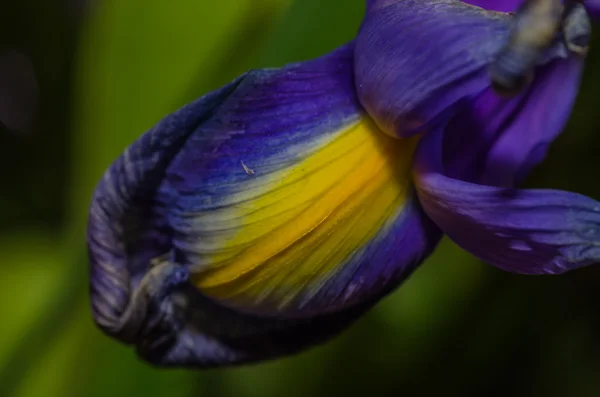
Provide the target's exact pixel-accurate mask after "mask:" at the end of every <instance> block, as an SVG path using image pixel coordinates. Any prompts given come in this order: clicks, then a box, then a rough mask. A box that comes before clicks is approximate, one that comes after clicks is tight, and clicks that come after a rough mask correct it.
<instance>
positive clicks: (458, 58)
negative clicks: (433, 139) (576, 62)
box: [355, 0, 573, 137]
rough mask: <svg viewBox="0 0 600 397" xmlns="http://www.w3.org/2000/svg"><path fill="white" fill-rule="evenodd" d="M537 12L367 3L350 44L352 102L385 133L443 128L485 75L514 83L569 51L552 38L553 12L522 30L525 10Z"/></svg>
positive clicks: (432, 0) (433, 2)
mask: <svg viewBox="0 0 600 397" xmlns="http://www.w3.org/2000/svg"><path fill="white" fill-rule="evenodd" d="M377 4H379V3H377ZM537 11H538V10H529V9H527V10H523V13H522V14H518V15H517V16H516V18H520V19H514V18H515V17H514V16H513V15H511V14H507V13H502V12H496V11H488V10H484V9H482V8H479V7H475V6H472V5H469V4H466V3H463V2H460V1H451V0H425V1H417V0H402V1H396V2H388V3H386V4H385V5H384V6H377V7H374V8H372V9H371V10H370V12H368V13H367V16H366V18H365V21H364V23H363V26H362V28H361V31H360V33H359V35H358V38H357V41H356V62H355V71H356V85H357V92H358V96H359V100H360V101H361V103H362V104H363V106H364V107H365V109H367V111H368V112H369V115H370V116H371V117H373V119H374V120H375V122H376V123H377V125H378V126H379V127H380V128H381V129H382V130H383V131H384V132H386V133H388V134H390V135H392V136H398V137H406V136H411V135H413V134H415V133H419V132H423V131H426V130H429V129H434V128H436V127H438V126H442V125H445V124H446V123H447V122H448V120H449V119H450V118H451V117H452V116H453V115H454V114H455V112H456V110H457V109H458V108H459V105H462V104H463V102H464V101H465V100H467V101H468V100H471V99H472V98H474V97H477V96H480V95H482V93H483V92H484V91H486V90H487V89H489V88H490V87H491V85H492V84H491V83H492V80H493V79H496V80H501V81H502V82H503V83H511V84H512V83H518V82H519V81H521V80H523V79H526V76H528V75H529V72H530V69H535V68H536V67H541V66H543V65H546V64H548V63H550V62H553V61H555V60H557V59H567V58H569V57H571V56H572V54H570V53H569V52H568V51H567V49H566V48H565V46H564V44H563V43H562V40H560V34H559V32H558V30H559V28H560V23H559V22H560V15H555V12H554V11H555V10H552V12H548V15H546V14H544V18H547V19H544V18H542V19H544V21H545V22H544V24H542V25H543V26H542V27H537V26H533V27H531V29H533V30H532V31H531V32H527V31H526V30H527V29H529V26H530V25H529V22H531V21H530V19H531V18H530V17H531V15H530V14H531V13H535V12H537ZM518 20H520V21H521V23H516V22H515V21H518ZM554 23H556V29H557V31H556V34H555V35H554V36H552V35H551V34H550V35H549V36H550V37H546V36H548V34H546V32H545V31H543V29H542V28H543V27H545V26H546V25H549V26H552V24H554ZM538 34H539V35H540V36H539V37H538V36H536V35H538ZM544 34H546V36H544ZM513 39H515V40H514V42H513V41H512V40H513ZM537 40H539V43H538V42H537ZM490 74H492V77H493V79H491V78H490ZM496 80H495V81H496ZM570 81H573V79H570ZM509 86H510V85H509Z"/></svg>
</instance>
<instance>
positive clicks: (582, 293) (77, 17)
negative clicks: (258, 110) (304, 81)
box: [0, 0, 600, 397]
mask: <svg viewBox="0 0 600 397" xmlns="http://www.w3.org/2000/svg"><path fill="white" fill-rule="evenodd" d="M0 13H1V14H2V15H3V16H5V22H3V24H2V26H1V27H0V33H1V35H0V55H1V54H4V53H10V52H11V51H18V52H19V53H22V54H26V56H28V57H29V59H30V61H31V63H32V64H33V67H34V70H35V75H36V76H35V78H36V81H37V82H38V85H39V98H37V99H36V100H37V101H38V102H39V112H38V111H36V112H32V117H33V118H32V120H29V121H30V122H31V125H32V126H34V127H33V128H32V131H30V132H28V133H27V134H20V133H16V132H15V131H9V130H8V128H7V127H8V126H5V127H2V129H0V172H1V173H2V181H3V188H2V193H1V194H0V319H1V320H0V323H1V324H2V326H1V327H0V396H2V397H13V396H14V397H38V396H39V397H70V396H85V397H87V396H90V397H94V396H111V397H112V396H114V397H118V396H123V397H125V396H138V395H139V396H145V397H163V396H169V397H180V396H181V397H186V396H194V397H199V396H230V395H231V396H241V397H245V396H248V397H250V396H257V397H258V396H260V397H269V396H273V397H275V396H282V395H285V396H288V397H291V396H307V395H312V396H328V395H365V394H366V395H369V394H373V395H381V394H383V393H384V392H387V393H394V395H420V396H421V395H439V394H444V395H457V396H458V395H460V396H464V395H477V396H493V395H502V396H507V395H508V396H520V395H523V396H544V397H545V396H596V395H597V394H598V392H599V390H600V376H599V375H598V374H599V373H600V339H599V337H600V321H599V319H600V316H598V312H599V311H600V306H599V305H597V302H599V301H600V299H598V298H599V297H600V293H599V292H598V291H600V288H598V286H599V285H600V271H599V270H597V269H594V268H590V269H584V270H582V271H578V272H576V273H574V274H571V275H567V276H564V277H559V278H550V277H543V278H533V277H522V276H514V275H507V274H504V273H502V272H500V271H497V270H494V269H492V268H491V267H489V266H486V265H484V264H481V263H479V262H478V261H476V260H474V259H473V258H471V257H470V256H469V255H468V254H465V253H464V252H462V251H460V250H459V249H458V248H456V247H455V246H453V245H452V244H450V243H448V242H444V243H443V244H442V245H441V247H440V248H439V249H438V251H437V252H436V254H435V255H434V256H433V257H432V258H431V259H430V260H429V261H427V263H426V264H425V265H424V266H423V267H422V268H421V269H420V270H418V271H417V272H416V274H415V275H414V276H413V277H412V278H411V279H410V280H409V281H408V282H407V283H406V284H405V285H404V286H403V287H402V288H401V289H400V290H399V291H397V292H396V293H395V294H393V295H392V296H391V297H389V298H387V299H385V300H384V301H383V302H382V303H381V304H380V305H379V306H378V307H377V308H376V309H375V310H374V311H373V312H371V313H370V314H369V315H368V316H366V317H365V318H364V319H362V320H361V321H360V322H359V323H358V324H357V325H356V326H354V327H353V328H351V329H350V330H349V331H348V332H346V333H345V334H344V335H343V336H342V337H340V338H338V339H337V340H335V341H334V342H332V343H330V344H328V345H326V346H324V347H321V348H318V349H315V350H312V351H309V352H307V353H303V354H301V355H299V356H296V357H292V358H288V359H284V360H280V361H277V362H273V363H267V364H262V365H257V366H253V367H247V368H238V369H228V370H219V371H209V372H194V371H183V370H169V371H166V370H157V369H155V368H151V367H149V366H148V365H146V364H145V363H143V362H141V361H139V360H138V359H137V358H136V357H135V354H134V353H133V352H132V351H131V349H128V348H126V347H124V346H122V345H120V344H118V343H116V342H114V341H112V340H110V339H108V338H107V337H105V336H104V335H102V334H101V333H100V332H99V331H98V330H97V329H96V328H95V327H94V326H93V324H92V321H91V317H90V313H89V310H88V305H89V302H88V297H87V261H86V258H85V246H84V227H85V219H86V209H87V205H88V202H89V198H90V195H91V192H92V190H93V187H94V185H95V183H96V182H97V181H98V179H99V178H100V176H101V174H102V172H103V171H104V169H105V168H106V167H107V166H108V165H109V164H110V162H111V161H112V160H113V159H114V158H115V157H116V156H118V155H119V154H120V152H121V151H122V150H123V149H124V148H125V147H126V146H127V145H128V144H129V143H130V142H132V141H133V140H134V139H135V138H136V137H138V136H139V135H140V134H141V133H142V132H143V131H144V130H146V129H148V128H149V127H151V126H152V125H153V124H154V123H155V122H157V121H158V120H159V119H160V118H162V117H163V116H164V115H166V114H167V113H169V112H171V111H173V110H175V109H177V108H178V107H180V106H182V105H183V104H185V103H186V102H189V101H190V100H192V99H193V98H195V97H197V96H200V95H202V94H204V93H205V92H207V91H209V90H211V89H214V88H216V87H218V86H220V85H222V84H224V83H226V82H228V81H230V80H231V79H233V78H234V77H235V76H236V75H238V74H240V73H242V72H244V71H245V70H247V69H250V68H258V67H270V66H281V65H283V64H285V63H288V62H293V61H299V60H303V59H307V58H311V57H315V56H318V55H320V54H323V53H325V52H327V51H330V50H331V49H333V48H335V47H336V46H338V45H340V44H342V43H344V42H345V41H347V40H350V39H351V38H352V37H353V35H354V33H355V31H356V30H357V29H358V26H359V24H360V20H361V18H362V13H363V0H345V1H340V0H295V1H294V0H219V1H206V0H205V1H198V0H175V1H172V2H168V1H164V0H97V1H86V2H84V1H81V0H78V1H76V0H72V1H68V2H44V1H41V0H37V1H29V2H26V4H20V3H16V2H11V3H10V4H2V5H0ZM596 42H597V40H596ZM0 59H2V57H1V56H0ZM599 66H600V52H598V53H596V52H595V51H592V57H591V59H590V62H589V68H588V73H587V74H586V77H585V85H584V87H583V90H582V94H581V97H580V100H579V103H578V106H577V109H576V111H575V113H574V116H573V120H572V123H571V125H570V127H569V130H568V131H567V132H566V133H565V134H564V135H563V136H562V137H561V138H560V139H559V141H558V143H557V144H556V145H555V146H554V147H553V149H552V151H551V154H550V158H549V160H548V162H547V163H546V164H545V165H544V166H543V167H541V168H540V169H538V170H537V171H536V175H535V176H534V178H532V179H531V180H530V183H532V184H535V185H537V186H545V187H553V188H564V189H569V190H574V191H580V192H582V193H585V194H588V195H590V196H592V197H595V198H600V186H599V185H598V184H596V183H595V180H596V177H597V175H596V174H597V170H598V169H599V166H600V163H599V162H598V156H597V152H598V150H599V149H600V134H598V131H599V126H600V117H599V116H598V114H597V112H596V111H595V109H594V106H595V105H594V100H595V98H596V97H597V95H598V91H600V75H598V74H595V72H594V70H597V68H598V67H599ZM0 70H2V69H1V68H0ZM0 122H1V120H0ZM0 126H1V124H0Z"/></svg>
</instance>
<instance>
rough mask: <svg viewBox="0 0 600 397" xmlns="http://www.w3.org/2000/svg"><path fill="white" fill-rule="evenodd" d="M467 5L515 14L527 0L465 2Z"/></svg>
mask: <svg viewBox="0 0 600 397" xmlns="http://www.w3.org/2000/svg"><path fill="white" fill-rule="evenodd" d="M463 1H464V2H465V3H469V4H471V5H474V6H478V7H481V8H484V9H486V10H494V11H502V12H513V11H516V10H517V8H519V6H520V5H521V4H523V2H524V1H525V0H463Z"/></svg>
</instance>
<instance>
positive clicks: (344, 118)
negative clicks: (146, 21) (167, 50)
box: [88, 0, 600, 367]
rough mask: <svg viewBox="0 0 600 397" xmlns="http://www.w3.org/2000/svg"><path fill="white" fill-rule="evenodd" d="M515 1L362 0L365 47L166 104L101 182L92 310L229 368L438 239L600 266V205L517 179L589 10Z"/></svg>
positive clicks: (281, 345) (544, 126) (371, 294)
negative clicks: (522, 186) (170, 107)
mask: <svg viewBox="0 0 600 397" xmlns="http://www.w3.org/2000/svg"><path fill="white" fill-rule="evenodd" d="M518 3H520V2H503V3H502V6H500V3H499V2H497V1H480V2H472V4H467V3H465V2H461V1H457V0H427V1H422V0H373V1H368V2H367V10H366V15H365V19H364V21H363V24H362V26H361V28H360V30H359V32H358V34H357V37H356V39H355V40H354V41H352V42H349V43H348V44H346V45H344V46H342V47H340V48H338V49H336V50H334V51H333V52H331V53H329V54H328V55H325V56H322V57H320V58H317V59H315V60H311V61H306V62H300V63H295V64H290V65H288V66H285V67H283V68H281V69H261V70H253V71H250V72H248V73H245V74H244V75H242V76H240V77H239V78H237V79H236V80H234V81H233V82H232V83H230V84H228V85H226V86H224V87H223V88H221V89H219V90H216V91H214V92H212V93H210V94H208V95H205V96H203V97H201V98H200V99H198V100H197V101H195V102H193V103H192V104H190V105H188V106H186V107H184V108H183V109H181V110H179V111H177V112H175V113H173V114H172V115H170V116H167V117H166V118H164V119H163V120H162V121H161V122H159V123H158V124H157V125H156V126H155V127H154V128H153V129H151V130H150V131H148V132H147V133H146V134H145V135H143V136H142V137H141V138H140V139H139V140H138V141H136V142H134V143H133V144H132V145H131V146H130V147H129V148H128V149H127V150H126V151H125V152H124V154H123V155H122V156H121V157H120V158H118V159H117V160H116V161H115V162H114V163H113V165H112V166H111V167H110V168H109V169H108V170H107V172H106V173H105V176H104V178H103V179H102V181H101V182H100V184H99V185H98V187H97V189H96V192H95V194H94V198H93V201H92V205H91V209H90V217H89V224H88V246H89V251H90V260H91V286H92V305H93V312H94V318H95V320H96V323H97V324H98V325H99V326H100V327H101V328H102V329H103V330H104V331H105V332H106V333H108V334H109V335H111V336H113V337H116V338H117V339H119V340H121V341H123V342H125V343H128V344H134V345H135V346H136V348H137V351H138V353H139V354H140V356H141V357H143V358H144V359H146V360H148V361H150V362H152V363H154V364H158V365H165V366H191V367H212V366H223V365H233V364H241V363H248V362H255V361H261V360H265V359H270V358H275V357H279V356H282V355H287V354H291V353H295V352H299V351H302V350H304V349H306V348H308V347H310V346H312V345H315V344H317V343H321V342H325V341H327V340H329V339H330V338H332V337H333V336H335V335H337V334H339V333H340V332H341V331H343V330H344V329H346V328H347V327H348V326H349V325H350V324H352V323H353V322H354V321H355V320H356V319H357V318H359V317H360V316H361V315H362V314H364V313H365V312H366V311H367V310H368V309H370V308H371V307H372V306H373V305H375V304H376V303H377V302H378V301H379V300H380V299H382V298H383V297H384V296H386V295H387V294H388V293H390V292H392V291H393V290H395V289H396V288H397V287H398V286H399V285H400V284H401V283H402V282H403V281H405V280H406V279H407V278H408V277H409V276H410V275H411V274H412V272H413V271H414V270H415V269H416V268H417V267H418V265H419V264H421V263H422V262H423V261H424V260H425V258H427V257H428V256H429V255H430V254H431V252H432V251H433V249H434V248H435V247H436V245H437V243H438V242H439V241H440V239H441V237H442V235H443V234H444V233H445V234H446V235H448V236H449V237H450V238H451V239H452V240H453V241H454V242H456V243H457V244H458V245H459V246H461V247H462V248H464V249H466V250H467V251H469V252H470V253H472V254H473V255H474V256H476V257H478V258H480V259H482V260H484V261H485V262H487V263H489V264H492V265H495V266H497V267H499V268H501V269H503V270H507V271H510V272H514V273H525V274H558V273H564V272H566V271H569V270H573V269H577V268H580V267H583V266H587V265H590V264H592V263H594V262H597V261H598V260H599V259H600V250H599V249H598V248H597V247H598V246H600V228H599V226H600V203H598V202H596V201H595V200H592V199H590V198H587V197H584V196H581V195H578V194H575V193H567V192H560V191H555V190H518V189H517V188H516V186H517V185H518V184H519V183H521V182H522V181H523V180H524V178H525V177H526V176H527V174H528V173H529V172H530V171H531V169H532V168H533V167H534V166H536V165H538V164H539V163H540V162H541V161H542V160H543V159H544V157H545V156H546V154H547V150H548V147H549V145H550V144H551V143H552V142H553V141H554V140H555V139H556V138H557V137H558V135H559V134H560V133H561V132H562V130H563V128H564V126H565V124H566V123H567V121H568V119H569V116H570V114H571V111H572V108H573V105H574V103H575V99H576V97H577V93H578V90H579V86H580V79H581V75H582V73H581V71H582V67H583V58H584V57H585V55H586V54H587V50H588V40H589V36H590V31H591V24H590V20H589V17H588V14H587V12H586V11H585V9H584V8H583V7H582V6H581V5H574V6H573V7H570V6H569V7H563V6H562V4H561V3H560V2H557V1H554V0H547V1H546V0H545V1H540V2H527V3H525V6H523V7H520V4H518ZM509 11H510V12H509ZM512 11H516V12H512Z"/></svg>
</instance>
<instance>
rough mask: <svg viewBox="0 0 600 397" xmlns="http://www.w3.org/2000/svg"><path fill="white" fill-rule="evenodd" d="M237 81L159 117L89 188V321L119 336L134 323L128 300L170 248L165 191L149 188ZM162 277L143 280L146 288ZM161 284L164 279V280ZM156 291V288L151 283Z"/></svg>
mask: <svg viewBox="0 0 600 397" xmlns="http://www.w3.org/2000/svg"><path fill="white" fill-rule="evenodd" d="M239 81H241V78H240V79H238V80H237V81H235V82H233V83H231V84H229V85H227V86H225V87H223V88H221V89H220V90H218V91H215V92H213V93H211V94H209V95H207V96H205V97H202V98H200V99H199V100H197V101H196V102H194V103H192V104H190V105H188V106H186V107H184V108H183V109H181V110H179V111H178V112H177V113H175V114H173V115H171V116H169V117H167V118H165V119H164V120H162V121H161V122H160V123H158V124H157V125H156V126H155V127H154V128H153V129H151V130H150V131H148V132H147V133H146V134H144V135H143V136H142V137H141V138H140V139H139V140H138V141H136V142H135V143H134V144H132V145H131V146H130V147H129V148H128V149H127V150H126V151H125V153H123V155H121V156H120V157H119V158H118V159H117V160H116V161H115V162H114V163H113V164H112V166H111V167H110V168H109V169H108V170H107V171H106V173H105V174H104V176H103V178H102V180H101V181H100V183H99V184H98V186H97V187H96V190H95V192H94V196H93V198H92V203H91V206H90V212H89V218H88V230H87V241H88V252H89V257H90V263H91V300H92V311H93V314H94V319H95V320H96V323H97V324H98V325H99V326H100V327H101V328H102V329H103V330H105V331H106V332H108V333H109V334H111V335H115V336H117V337H121V338H122V339H125V340H127V339H129V338H126V337H124V335H125V334H127V335H130V334H132V333H134V334H135V332H136V330H137V329H138V328H139V327H141V323H140V322H141V321H142V320H139V319H137V320H136V319H132V316H134V317H136V316H137V317H139V314H138V313H137V312H139V311H144V310H145V309H144V308H140V309H138V308H137V307H136V304H135V302H136V299H140V298H141V300H142V301H144V304H145V301H146V298H145V293H139V294H138V295H139V296H138V297H136V298H135V299H134V295H135V294H136V291H137V290H138V289H141V290H142V291H145V290H146V284H148V280H146V281H144V278H145V277H146V273H147V272H148V271H149V270H150V269H151V266H150V263H151V261H152V260H154V259H155V258H159V257H160V256H161V255H163V254H165V252H168V251H169V249H170V232H169V231H168V229H167V228H166V219H165V212H166V208H165V204H166V203H165V196H164V195H163V194H162V193H161V192H160V190H157V186H159V184H160V181H161V180H162V178H164V174H165V168H166V166H167V165H168V164H169V163H170V162H171V161H172V160H173V157H174V156H175V155H176V154H177V152H178V151H179V150H180V149H181V147H182V146H183V145H184V143H185V141H186V139H187V138H188V137H189V135H190V134H191V133H192V132H193V131H194V129H195V128H196V127H197V126H198V125H200V124H201V123H202V122H203V121H205V120H206V119H207V118H210V117H211V115H212V113H213V112H214V110H215V108H216V107H218V106H219V105H220V104H221V103H222V102H223V100H224V99H225V98H226V97H227V96H228V95H229V94H230V93H231V92H232V91H233V90H234V89H235V87H236V86H237V85H238V83H239ZM162 280H163V278H158V279H157V278H155V277H150V281H151V284H152V285H156V286H157V287H156V288H154V289H155V290H156V289H157V288H158V286H159V284H161V283H162ZM167 284H169V283H167ZM158 289H160V288H158Z"/></svg>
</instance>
